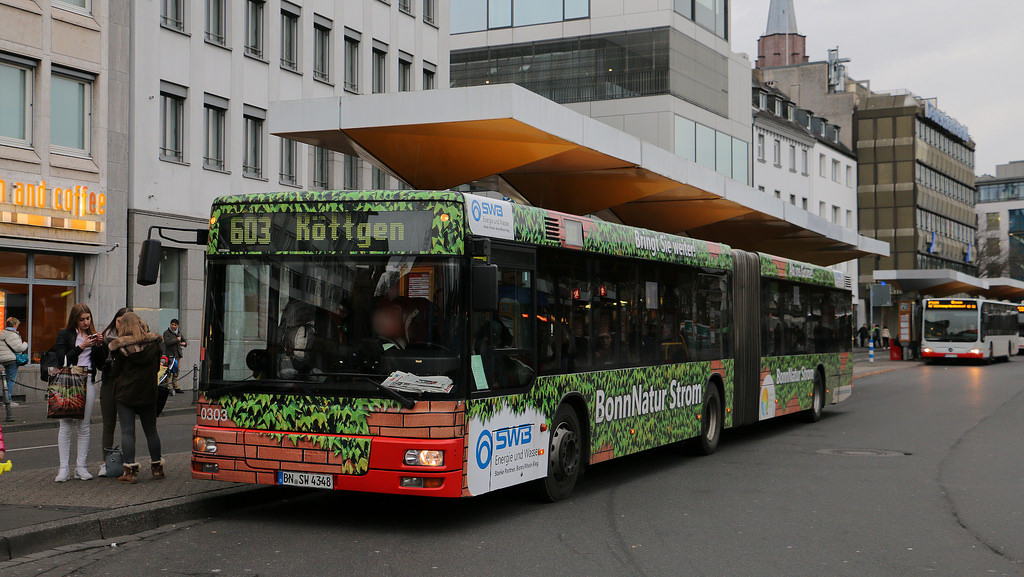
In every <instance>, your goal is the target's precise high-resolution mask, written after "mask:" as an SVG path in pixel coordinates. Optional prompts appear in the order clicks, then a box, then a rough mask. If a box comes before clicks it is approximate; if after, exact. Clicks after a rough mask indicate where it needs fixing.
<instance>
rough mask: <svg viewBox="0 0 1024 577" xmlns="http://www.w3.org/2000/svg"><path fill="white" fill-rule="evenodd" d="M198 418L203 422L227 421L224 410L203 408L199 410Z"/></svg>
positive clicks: (226, 413)
mask: <svg viewBox="0 0 1024 577" xmlns="http://www.w3.org/2000/svg"><path fill="white" fill-rule="evenodd" d="M199 418H200V419H203V420H204V421H227V420H228V412H227V411H226V410H224V409H214V408H210V407H203V408H202V409H199Z"/></svg>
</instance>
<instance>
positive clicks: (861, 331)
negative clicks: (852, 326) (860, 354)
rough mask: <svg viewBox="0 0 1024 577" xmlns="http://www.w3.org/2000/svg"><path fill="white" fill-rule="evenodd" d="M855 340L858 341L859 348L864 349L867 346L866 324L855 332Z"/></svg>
mask: <svg viewBox="0 0 1024 577" xmlns="http://www.w3.org/2000/svg"><path fill="white" fill-rule="evenodd" d="M857 338H859V339H860V347H861V348H864V347H866V346H868V324H867V323H864V324H862V325H861V326H860V328H859V329H858V330H857Z"/></svg>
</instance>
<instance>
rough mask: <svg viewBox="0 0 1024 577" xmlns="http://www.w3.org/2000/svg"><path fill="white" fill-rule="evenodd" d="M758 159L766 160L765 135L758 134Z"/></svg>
mask: <svg viewBox="0 0 1024 577" xmlns="http://www.w3.org/2000/svg"><path fill="white" fill-rule="evenodd" d="M757 159H758V160H760V161H761V162H764V135H763V134H758V135H757Z"/></svg>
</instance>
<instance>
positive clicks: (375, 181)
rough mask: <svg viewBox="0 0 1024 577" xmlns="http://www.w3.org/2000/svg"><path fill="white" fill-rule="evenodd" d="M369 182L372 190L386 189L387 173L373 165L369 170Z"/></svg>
mask: <svg viewBox="0 0 1024 577" xmlns="http://www.w3.org/2000/svg"><path fill="white" fill-rule="evenodd" d="M370 182H371V183H372V186H373V189H374V190H387V188H388V175H387V173H385V172H384V171H383V170H381V169H380V168H377V167H376V166H374V167H373V169H372V170H371V171H370Z"/></svg>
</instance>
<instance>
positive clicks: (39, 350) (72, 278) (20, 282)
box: [0, 250, 98, 362]
mask: <svg viewBox="0 0 1024 577" xmlns="http://www.w3.org/2000/svg"><path fill="white" fill-rule="evenodd" d="M78 264H79V263H77V262H76V259H75V257H73V256H70V255H66V254H48V253H31V252H16V251H7V250H3V251H0V279H2V280H0V290H2V291H4V292H6V293H7V298H6V302H5V312H4V316H6V317H16V318H17V319H19V320H21V321H22V322H21V326H19V327H18V333H19V334H21V338H22V340H24V341H25V342H27V343H29V349H28V351H27V352H28V354H29V357H30V358H31V359H32V362H39V358H40V357H41V356H42V354H43V353H44V352H46V350H47V349H49V348H50V347H52V346H53V343H54V341H56V340H57V331H59V330H61V329H63V328H64V325H65V324H66V323H67V320H68V313H69V312H70V311H71V306H72V305H73V304H74V303H76V302H78V298H77V289H78V282H77V276H76V273H75V271H76V270H77V268H78ZM97 324H98V323H97Z"/></svg>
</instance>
